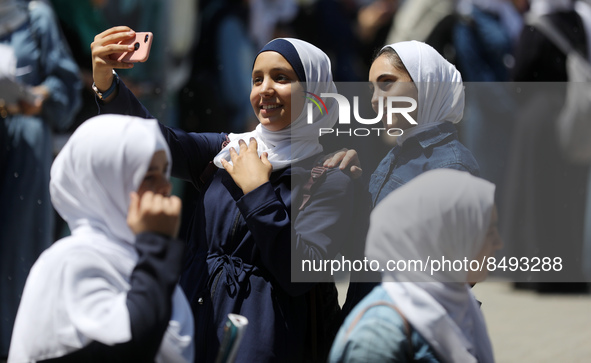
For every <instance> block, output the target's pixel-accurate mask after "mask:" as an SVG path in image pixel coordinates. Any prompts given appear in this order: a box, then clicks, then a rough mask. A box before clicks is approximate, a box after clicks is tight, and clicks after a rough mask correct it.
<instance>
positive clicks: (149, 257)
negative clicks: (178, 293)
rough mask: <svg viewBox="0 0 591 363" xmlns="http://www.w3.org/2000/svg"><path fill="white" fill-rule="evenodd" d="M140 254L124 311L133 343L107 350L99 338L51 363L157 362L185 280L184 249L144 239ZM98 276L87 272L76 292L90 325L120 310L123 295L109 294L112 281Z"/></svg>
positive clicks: (148, 236) (172, 242)
mask: <svg viewBox="0 0 591 363" xmlns="http://www.w3.org/2000/svg"><path fill="white" fill-rule="evenodd" d="M136 249H137V251H138V255H139V259H138V262H137V265H136V266H135V268H134V270H133V272H132V274H131V278H130V284H131V286H130V289H129V290H128V291H127V294H126V299H125V306H126V307H127V310H128V313H129V325H130V329H131V339H130V340H129V341H127V342H124V343H119V344H115V345H107V344H104V343H102V342H100V341H99V339H100V338H99V339H94V340H93V341H92V342H91V343H90V344H88V345H86V346H85V347H84V348H82V349H80V350H77V351H75V352H73V353H70V354H67V355H65V356H62V357H59V358H55V359H50V360H47V361H46V362H91V363H92V362H150V361H153V360H154V357H155V356H156V354H157V352H158V349H159V347H160V344H161V341H162V337H163V336H164V333H165V331H166V329H167V327H168V323H169V320H170V317H171V312H172V294H173V292H174V289H175V286H176V284H177V281H178V277H179V274H180V269H181V260H182V255H183V250H184V244H183V243H182V242H181V241H179V240H174V239H170V238H166V237H163V236H160V235H156V234H152V233H142V234H140V235H138V236H137V238H136ZM81 268H84V267H81ZM97 271H99V270H97V269H94V268H93V267H92V266H89V267H86V274H85V275H84V276H85V277H86V278H85V279H83V280H80V285H82V284H85V286H80V288H76V289H75V291H77V293H78V295H80V296H79V298H77V299H80V300H81V301H80V302H79V304H78V305H79V306H77V307H76V308H78V309H86V307H88V309H86V310H87V312H86V317H87V319H88V320H90V321H91V320H92V319H96V318H97V316H99V313H100V314H104V311H105V310H106V309H108V308H111V309H112V310H116V307H114V305H116V304H118V301H119V300H120V294H118V293H116V292H114V291H112V289H111V288H109V286H108V280H109V279H108V277H101V276H99V274H98V272H97ZM99 272H100V271H99ZM89 286H93V287H94V292H95V293H94V294H93V293H92V292H93V291H90V290H89ZM96 292H99V294H100V295H101V296H98V295H99V294H97V293H96ZM97 302H98V303H99V304H97ZM100 303H102V305H101V304H100ZM91 305H92V306H91ZM101 306H102V307H101ZM95 314H97V315H95ZM86 324H87V325H88V323H86ZM99 334H118V332H100V333H99Z"/></svg>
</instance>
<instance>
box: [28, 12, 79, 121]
mask: <svg viewBox="0 0 591 363" xmlns="http://www.w3.org/2000/svg"><path fill="white" fill-rule="evenodd" d="M29 7H30V16H31V31H32V33H33V37H34V38H35V41H36V42H37V46H38V48H39V52H40V58H39V63H40V64H39V65H40V67H41V69H40V71H41V76H42V78H43V81H42V83H41V84H42V85H44V86H46V87H47V88H48V89H49V93H50V96H49V98H48V99H47V100H46V101H45V102H44V104H43V110H42V113H43V119H44V120H46V121H48V122H49V123H50V124H51V125H52V126H53V127H55V128H56V129H58V130H64V129H66V128H68V127H69V126H70V125H71V123H72V121H73V119H74V116H75V115H76V113H77V112H78V110H79V109H80V106H81V104H82V103H81V102H82V100H81V90H82V81H81V80H80V76H79V69H78V66H77V65H76V63H75V61H74V59H73V57H72V54H71V52H70V49H69V47H68V45H67V43H66V40H65V38H64V37H63V36H62V33H61V30H60V28H59V25H58V24H59V23H58V20H57V18H56V16H55V14H54V13H53V11H52V9H51V8H50V7H49V6H48V5H47V4H45V3H43V2H41V1H37V2H35V3H34V4H33V3H32V4H31V5H30V6H29Z"/></svg>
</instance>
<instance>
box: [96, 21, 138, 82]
mask: <svg viewBox="0 0 591 363" xmlns="http://www.w3.org/2000/svg"><path fill="white" fill-rule="evenodd" d="M134 36H135V32H134V31H133V30H132V29H131V28H130V27H127V26H116V27H113V28H110V29H107V30H105V31H104V32H102V33H100V34H98V35H97V36H95V37H94V42H92V44H90V49H91V53H92V78H93V80H94V84H95V85H96V87H97V88H98V89H99V91H106V90H108V89H109V87H111V83H112V82H113V69H114V68H122V69H128V68H133V63H124V62H119V61H117V60H113V59H111V57H110V56H111V55H112V54H120V53H125V52H129V51H132V50H133V45H120V44H117V43H119V42H120V41H122V40H125V39H129V38H132V37H134Z"/></svg>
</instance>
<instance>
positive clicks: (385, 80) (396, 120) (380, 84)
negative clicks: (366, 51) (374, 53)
mask: <svg viewBox="0 0 591 363" xmlns="http://www.w3.org/2000/svg"><path fill="white" fill-rule="evenodd" d="M395 56H396V57H398V56H397V55H395ZM391 58H392V55H390V54H388V53H384V54H382V55H380V56H379V57H377V58H376V59H375V60H374V61H373V63H372V65H371V68H370V70H369V81H370V82H371V85H370V90H371V92H372V98H371V105H372V108H373V109H374V111H375V112H376V113H378V107H379V100H380V98H383V99H384V101H383V103H382V107H383V108H384V110H383V111H384V112H383V116H382V122H383V123H384V127H385V128H387V129H391V128H399V129H402V130H406V129H408V128H410V127H412V126H414V125H412V124H411V123H409V122H408V121H407V120H406V119H405V118H404V117H403V116H402V115H400V114H398V113H395V114H393V115H392V124H391V125H388V124H387V116H388V114H387V112H386V99H385V98H386V97H388V96H406V97H411V98H412V99H414V100H416V101H417V103H418V92H417V88H416V86H415V84H414V83H413V81H412V78H411V77H410V75H409V74H408V72H407V71H406V69H400V67H396V66H395V65H394V64H393V62H392V59H391ZM402 67H403V66H402ZM419 106H420V105H419ZM394 107H408V104H407V103H400V104H397V103H394ZM417 113H418V107H417V109H416V110H414V111H413V112H411V113H410V114H409V115H410V116H411V117H412V118H413V119H415V120H416V119H417Z"/></svg>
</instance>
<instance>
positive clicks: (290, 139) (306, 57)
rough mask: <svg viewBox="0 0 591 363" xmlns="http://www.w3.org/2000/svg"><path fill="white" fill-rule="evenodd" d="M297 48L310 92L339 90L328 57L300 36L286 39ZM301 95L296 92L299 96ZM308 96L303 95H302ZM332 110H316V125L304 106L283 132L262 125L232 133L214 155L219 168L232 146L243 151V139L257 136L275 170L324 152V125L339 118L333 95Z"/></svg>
mask: <svg viewBox="0 0 591 363" xmlns="http://www.w3.org/2000/svg"><path fill="white" fill-rule="evenodd" d="M284 39H285V40H287V41H288V42H290V43H291V44H292V45H293V46H294V47H295V49H296V51H297V53H298V55H299V57H300V60H301V62H302V66H303V68H304V72H305V73H306V91H308V92H311V93H314V94H315V95H318V96H320V94H322V93H337V88H336V86H335V84H334V82H333V81H332V71H331V64H330V59H329V58H328V56H327V55H326V54H325V53H324V52H323V51H321V50H320V49H318V48H317V47H315V46H313V45H312V44H310V43H307V42H304V41H302V40H299V39H291V38H284ZM297 96H298V95H292V98H293V97H297ZM303 96H304V95H303V94H302V97H303ZM325 103H326V107H327V109H328V112H326V113H325V114H324V115H321V114H320V111H319V110H318V109H317V108H314V109H313V112H314V114H313V120H314V122H313V123H312V124H308V123H307V110H306V107H304V108H303V109H302V112H301V113H300V116H299V117H298V118H297V119H295V120H294V121H292V122H291V125H289V126H288V127H286V128H284V129H283V130H279V131H269V130H267V129H266V128H265V127H263V126H262V125H261V124H259V125H257V127H256V129H255V130H254V131H251V132H246V133H242V134H230V135H228V136H229V138H230V143H229V144H228V145H227V146H226V147H225V148H224V149H223V150H222V151H220V153H219V154H218V155H217V156H216V157H215V158H214V163H215V165H216V166H217V167H218V168H223V166H222V163H221V159H226V160H227V161H229V162H230V148H232V147H233V148H234V149H235V150H236V152H239V149H240V148H239V144H238V141H239V140H244V141H245V142H246V143H247V144H248V143H249V142H250V141H249V140H250V138H251V137H254V138H255V139H256V140H257V143H258V153H259V155H261V154H262V153H263V152H267V153H268V158H269V161H270V162H271V164H272V165H273V170H280V169H283V168H286V167H288V166H290V165H291V163H295V162H298V161H300V160H304V159H306V158H308V157H311V156H313V155H316V154H318V153H320V152H322V146H321V145H320V142H319V141H318V131H319V129H320V128H331V127H332V126H333V125H334V124H335V123H336V122H337V119H338V116H339V115H338V104H337V102H336V100H334V99H333V98H326V99H325Z"/></svg>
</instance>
